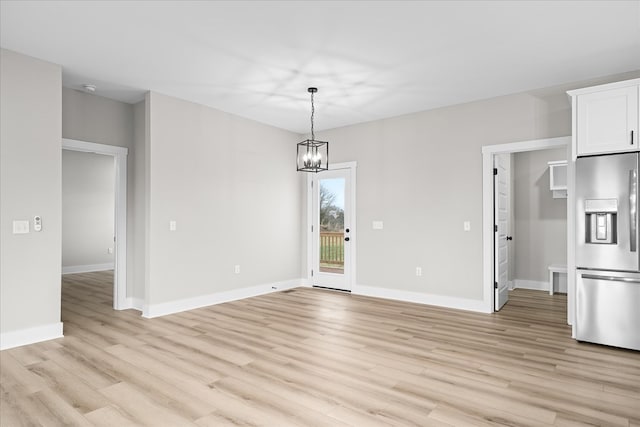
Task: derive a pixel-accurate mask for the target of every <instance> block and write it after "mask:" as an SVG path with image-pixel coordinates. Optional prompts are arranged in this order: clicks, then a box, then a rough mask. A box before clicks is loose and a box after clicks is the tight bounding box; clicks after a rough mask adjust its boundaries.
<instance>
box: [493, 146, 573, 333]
mask: <svg viewBox="0 0 640 427" xmlns="http://www.w3.org/2000/svg"><path fill="white" fill-rule="evenodd" d="M570 142H571V137H561V138H550V139H541V140H533V141H523V142H516V143H511V144H500V145H491V146H485V147H483V149H482V154H483V305H484V306H485V310H486V311H487V312H495V311H498V310H499V309H500V308H501V307H502V305H504V304H505V303H506V301H507V300H508V290H509V289H513V288H514V287H524V288H529V289H536V287H533V285H534V284H536V283H534V282H533V281H521V282H522V283H519V284H518V283H517V281H515V282H516V283H514V282H509V280H508V279H507V278H508V277H509V276H510V275H509V274H508V271H509V268H510V267H509V263H508V259H509V256H508V251H509V246H510V245H512V244H513V243H514V242H513V240H514V239H518V238H519V237H518V234H517V232H516V233H515V236H513V234H514V233H513V230H514V229H515V226H513V227H512V226H509V219H510V218H511V220H512V222H513V215H512V214H511V215H510V212H509V210H511V211H513V207H512V206H511V204H510V203H511V202H510V200H509V197H508V194H509V193H513V191H511V190H510V189H509V188H508V186H509V185H508V184H509V181H510V180H511V178H510V177H508V178H507V182H506V183H505V179H504V178H502V179H501V178H500V174H497V175H496V172H497V171H498V170H501V172H502V173H503V174H504V173H505V166H504V165H505V163H506V164H507V166H506V169H507V170H508V171H507V176H508V175H510V174H511V173H512V172H511V171H510V169H511V168H510V166H509V165H510V163H511V162H510V161H509V159H512V158H515V155H516V154H515V153H521V154H518V156H519V158H523V156H526V155H527V154H532V155H533V154H538V153H537V152H539V151H540V150H548V149H554V148H555V149H561V150H560V152H563V150H562V149H564V153H565V154H564V157H565V158H566V159H569V158H570V153H569V149H570ZM534 152H536V153H534ZM512 155H513V156H512ZM570 163H571V162H568V166H569V170H568V171H567V172H568V173H567V177H568V178H570V177H571V174H572V170H571V169H570ZM525 184H526V183H525ZM505 185H506V188H505ZM537 185H541V183H537ZM546 185H548V181H546ZM572 185H573V181H572V180H571V179H568V180H567V186H568V190H569V192H571V191H572ZM539 190H541V189H539ZM547 191H549V194H551V192H550V190H549V188H548V187H547ZM494 195H495V196H494ZM516 197H517V196H516ZM549 197H551V196H550V195H549ZM565 200H570V199H565ZM528 208H529V207H527V206H525V207H524V208H521V210H522V209H524V210H526V209H528ZM534 209H539V208H538V207H535V208H534ZM570 212H571V209H569V206H567V208H566V231H567V241H569V239H571V233H570V232H569V231H570V230H571V227H573V219H572V215H571V214H570ZM563 219H565V218H563ZM522 234H523V235H522V236H521V238H522V239H523V241H526V239H528V238H532V236H527V235H526V233H522ZM533 237H536V238H540V236H533ZM521 243H522V242H521ZM568 247H569V245H568ZM517 257H518V255H517V254H516V258H517ZM567 259H568V258H567ZM524 261H527V260H526V259H525V260H524ZM511 268H512V269H513V266H511ZM511 278H513V276H511ZM525 282H527V283H525ZM569 282H570V277H567V320H568V323H569V324H570V323H571V313H572V311H571V307H572V303H573V301H574V292H573V288H572V287H571V286H570V283H569ZM538 284H540V286H542V285H541V284H542V282H538ZM518 285H520V286H518ZM545 289H548V285H546V284H545Z"/></svg>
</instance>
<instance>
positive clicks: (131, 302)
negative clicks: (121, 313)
mask: <svg viewBox="0 0 640 427" xmlns="http://www.w3.org/2000/svg"><path fill="white" fill-rule="evenodd" d="M124 304H125V305H124V307H122V310H127V309H130V308H132V309H134V310H138V311H142V307H143V306H144V300H143V299H142V298H134V297H127V299H126V300H125V303H124Z"/></svg>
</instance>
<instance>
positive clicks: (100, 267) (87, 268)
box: [62, 262, 113, 274]
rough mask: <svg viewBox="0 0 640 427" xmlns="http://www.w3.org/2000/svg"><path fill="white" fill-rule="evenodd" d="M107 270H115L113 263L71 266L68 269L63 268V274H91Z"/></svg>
mask: <svg viewBox="0 0 640 427" xmlns="http://www.w3.org/2000/svg"><path fill="white" fill-rule="evenodd" d="M105 270H113V263H112V262H108V263H106V264H87V265H70V266H67V267H62V274H74V273H90V272H92V271H105Z"/></svg>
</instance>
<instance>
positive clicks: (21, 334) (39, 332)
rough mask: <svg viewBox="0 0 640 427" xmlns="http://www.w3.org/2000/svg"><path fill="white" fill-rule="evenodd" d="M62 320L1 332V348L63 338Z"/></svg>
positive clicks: (5, 348)
mask: <svg viewBox="0 0 640 427" xmlns="http://www.w3.org/2000/svg"><path fill="white" fill-rule="evenodd" d="M62 336H63V335H62V322H57V323H50V324H48V325H43V326H36V327H34V328H27V329H20V330H18V331H11V332H3V333H1V334H0V350H7V349H9V348H14V347H20V346H23V345H27V344H34V343H37V342H41V341H48V340H53V339H56V338H62Z"/></svg>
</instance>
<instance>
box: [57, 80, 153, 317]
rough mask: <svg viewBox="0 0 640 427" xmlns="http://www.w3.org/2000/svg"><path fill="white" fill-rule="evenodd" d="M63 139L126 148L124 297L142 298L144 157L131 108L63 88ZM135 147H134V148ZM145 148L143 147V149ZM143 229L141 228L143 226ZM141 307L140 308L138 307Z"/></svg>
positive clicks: (121, 103) (131, 106) (132, 108)
mask: <svg viewBox="0 0 640 427" xmlns="http://www.w3.org/2000/svg"><path fill="white" fill-rule="evenodd" d="M62 136H63V138H68V139H76V140H79V141H86V142H93V143H97V144H105V145H115V146H119V147H126V148H127V149H128V150H129V154H128V156H127V296H128V297H134V298H137V299H142V297H143V289H144V283H143V281H141V280H142V279H143V276H142V273H141V271H143V267H144V265H143V264H142V263H139V262H138V260H139V255H138V258H136V254H139V253H140V251H144V245H143V239H142V238H141V237H140V236H141V234H142V230H141V226H140V223H141V222H142V223H143V222H144V212H143V211H141V210H139V204H138V202H137V201H138V200H139V199H140V198H144V193H143V192H141V191H140V188H139V184H140V183H138V182H137V181H136V178H137V177H138V175H137V173H136V170H135V165H136V163H137V161H138V158H139V157H141V156H142V158H144V157H143V156H144V150H142V151H143V152H142V153H137V152H136V151H137V150H138V148H139V146H138V145H135V144H134V139H135V129H134V106H133V105H131V104H125V103H123V102H118V101H114V100H112V99H108V98H104V97H101V96H98V95H95V94H90V93H85V92H81V91H78V90H74V89H69V88H62ZM134 145H135V147H134ZM142 148H144V147H142ZM142 228H144V227H142ZM140 308H141V307H140Z"/></svg>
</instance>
